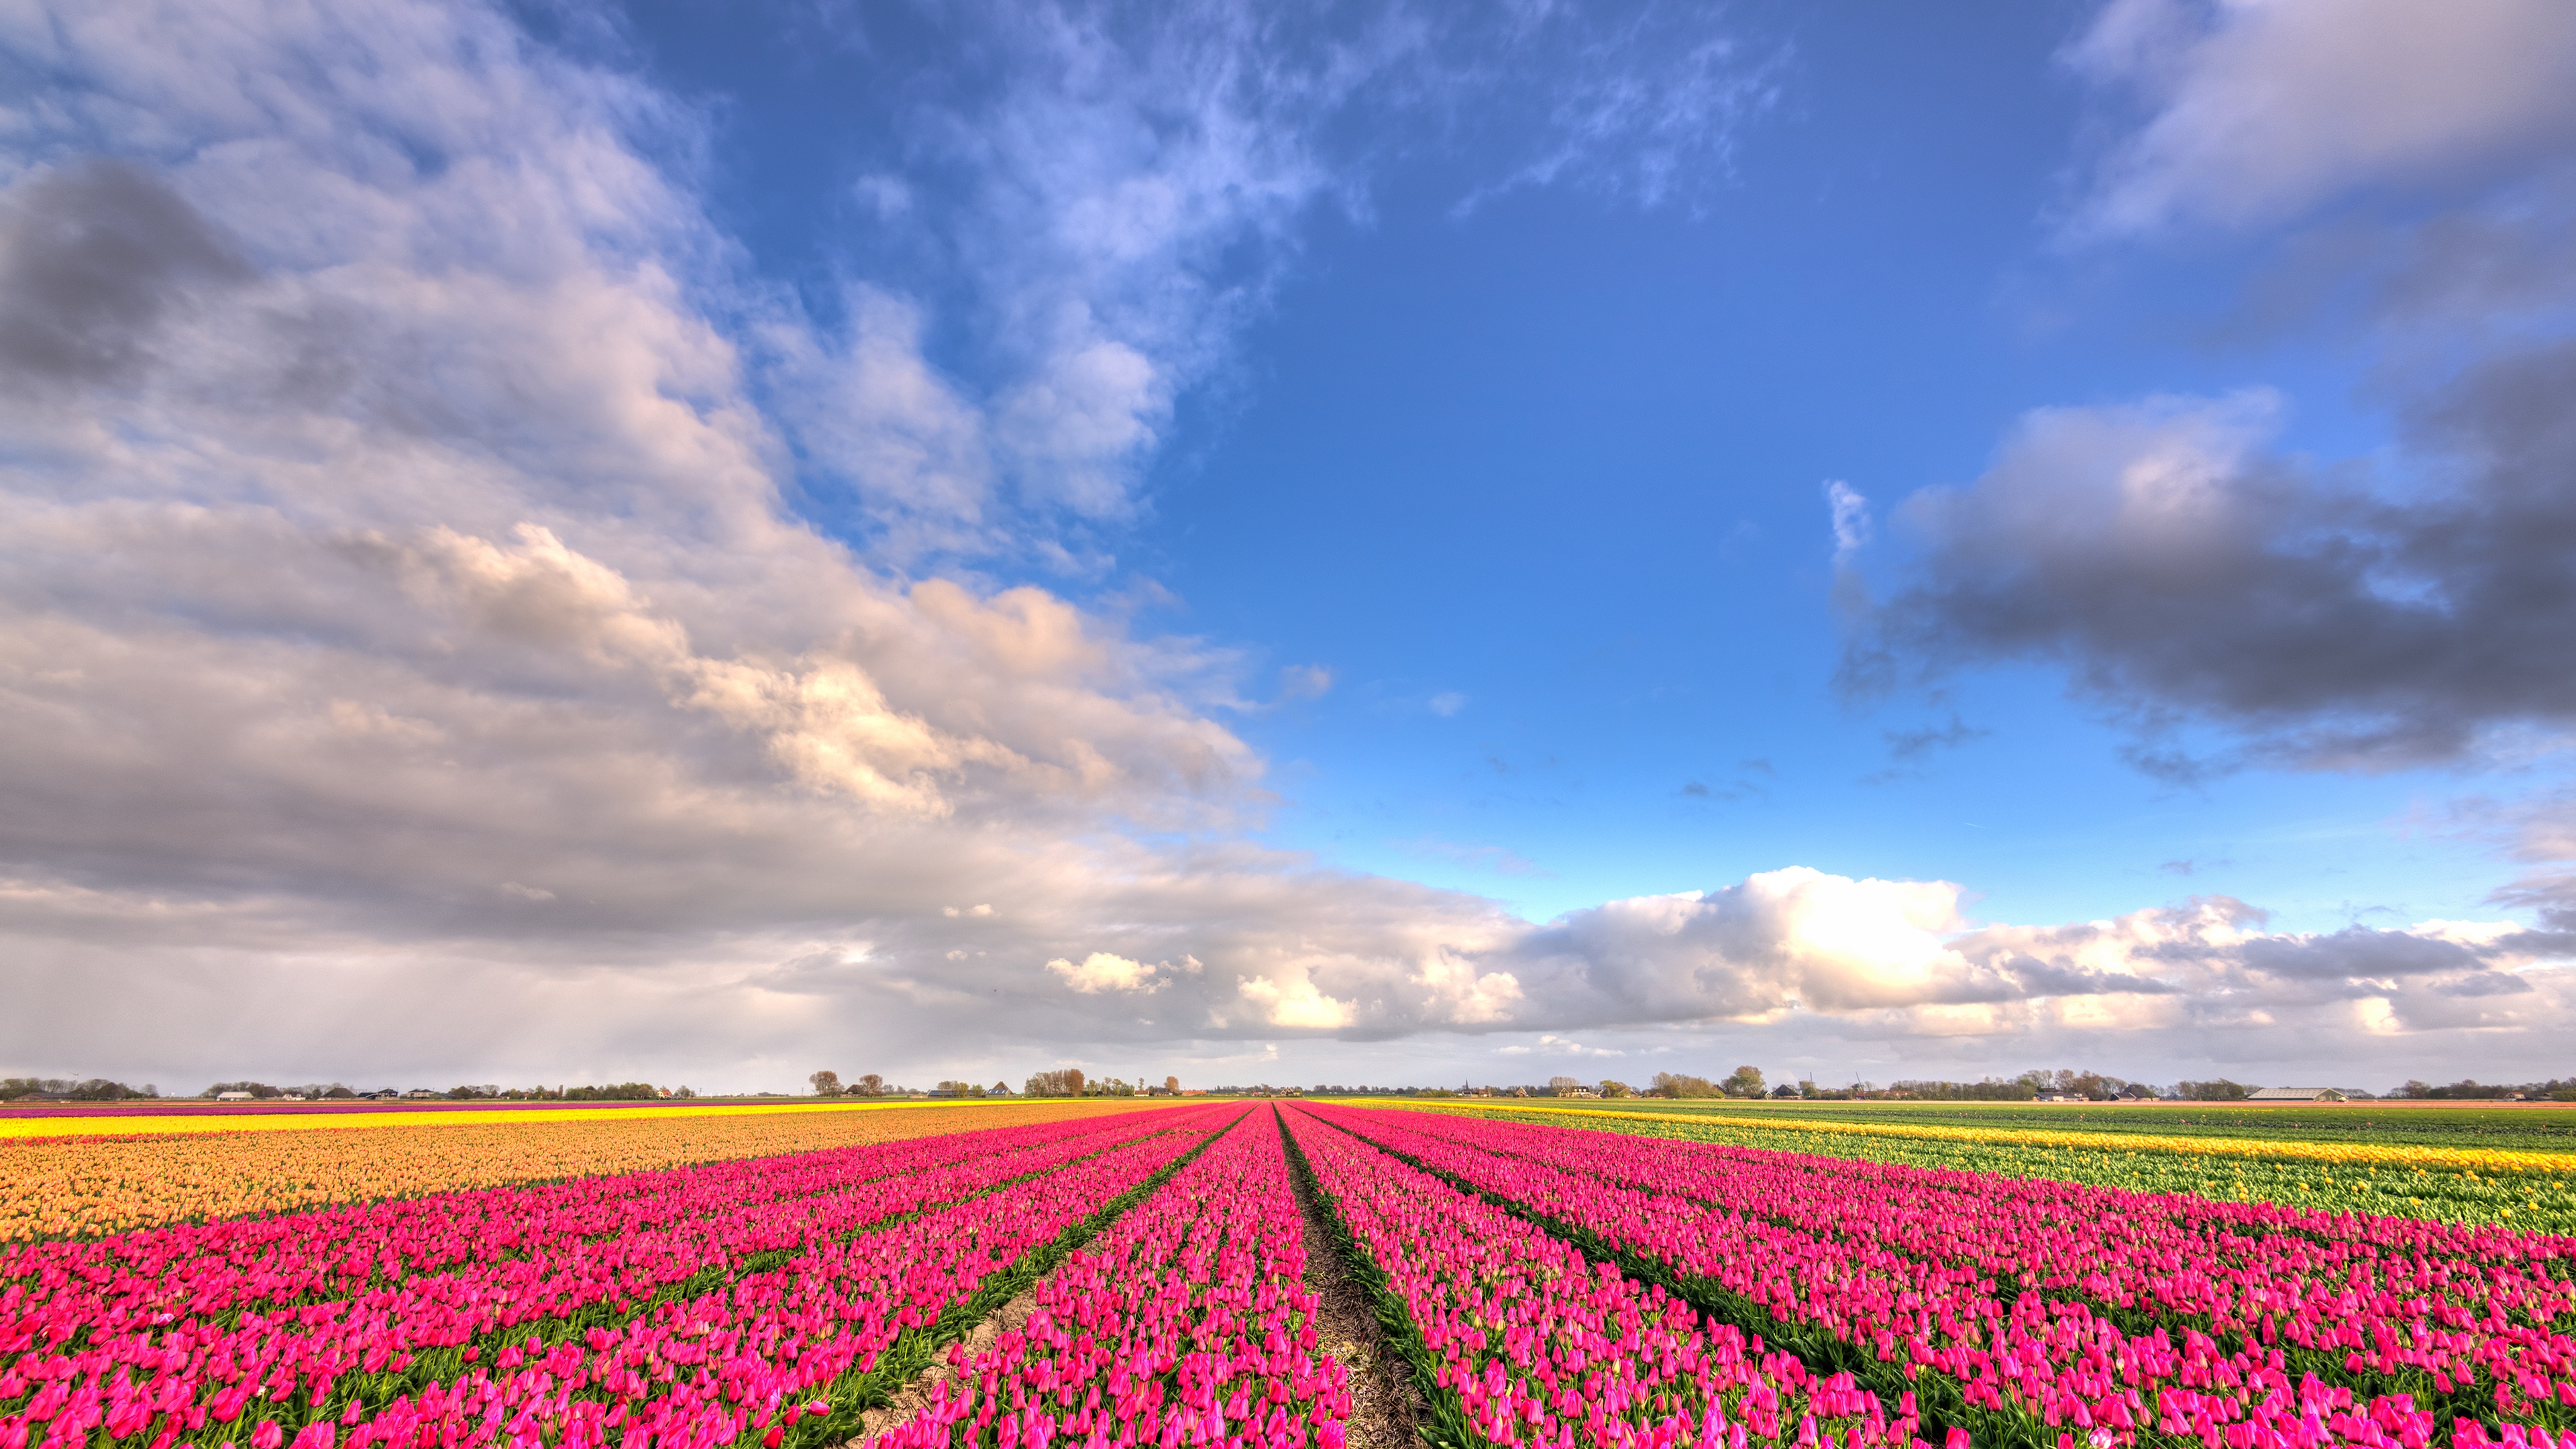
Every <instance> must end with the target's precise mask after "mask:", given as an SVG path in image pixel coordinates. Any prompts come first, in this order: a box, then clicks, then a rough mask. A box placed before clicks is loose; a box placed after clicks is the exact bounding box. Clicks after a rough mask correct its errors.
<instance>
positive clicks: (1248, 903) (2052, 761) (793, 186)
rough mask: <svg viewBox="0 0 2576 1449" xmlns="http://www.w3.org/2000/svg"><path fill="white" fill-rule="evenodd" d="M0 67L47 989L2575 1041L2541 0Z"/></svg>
mask: <svg viewBox="0 0 2576 1449" xmlns="http://www.w3.org/2000/svg"><path fill="white" fill-rule="evenodd" d="M111 8H115V7H111ZM133 8H134V9H135V10H136V11H137V12H138V13H139V12H141V11H145V10H150V9H151V8H152V7H149V6H139V5H138V6H136V7H133ZM125 18H126V19H129V20H130V19H133V18H134V17H133V16H127V17H125ZM0 54H5V56H6V60H7V64H8V65H9V66H10V67H11V72H10V73H11V74H13V75H15V76H18V77H20V78H22V79H24V80H25V81H26V85H25V87H23V89H24V90H25V91H26V93H27V94H30V95H34V96H37V97H39V98H40V100H39V104H37V105H34V106H31V107H22V108H20V109H19V110H17V111H15V112H12V113H11V117H10V118H11V121H12V126H11V129H10V130H9V131H8V133H7V134H8V135H9V136H10V137H11V138H13V139H11V140H10V142H9V147H10V149H9V153H8V158H7V161H6V165H5V169H0V183H5V186H6V188H7V189H6V191H5V193H0V205H5V206H6V208H7V217H6V227H5V236H0V246H5V248H6V251H5V252H0V352H5V354H6V356H5V359H0V361H5V362H6V364H7V366H8V367H10V368H12V369H14V371H15V377H16V381H15V383H14V384H13V386H12V388H11V389H10V392H11V397H10V401H9V402H8V404H7V408H8V415H7V418H6V419H5V424H6V429H7V431H6V437H7V438H8V440H9V443H8V448H7V452H6V456H5V459H0V465H5V478H0V482H5V489H6V492H5V497H6V499H7V507H8V508H9V510H10V518H11V522H12V524H13V528H12V535H13V536H14V537H15V538H17V539H18V540H19V541H18V542H17V543H15V544H13V545H12V546H11V552H10V554H9V558H10V559H11V565H10V572H11V573H12V574H13V575H14V576H15V577H16V579H17V580H18V582H17V584H16V585H15V586H14V587H13V588H12V589H11V590H9V591H8V593H7V596H6V599H5V604H6V608H7V610H8V614H7V616H6V630H7V633H6V635H5V637H6V638H8V639H9V640H11V641H13V643H12V657H11V658H10V659H9V660H8V661H7V665H8V668H9V670H10V671H11V673H10V674H9V675H8V679H9V681H11V682H10V683H9V685H8V687H7V689H6V690H5V691H0V702H5V705H6V712H5V714H0V729H5V731H6V735H5V738H6V739H8V740H9V741H10V742H11V748H10V750H9V751H8V752H7V756H8V758H10V759H11V760H13V761H14V762H15V763H14V764H12V765H10V766H8V767H6V771H5V773H6V778H5V779H0V803H5V804H6V805H7V806H8V808H7V809H6V810H5V811H0V814H5V815H6V816H7V817H8V818H9V819H11V820H13V821H15V822H16V824H14V825H13V826H11V827H10V828H9V829H8V830H7V831H6V832H5V836H4V837H0V855H5V860H0V876H5V877H6V878H7V880H8V881H9V882H10V887H9V892H10V893H9V894H7V895H6V897H5V898H6V899H7V900H8V901H9V902H11V903H12V904H10V905H9V907H8V911H9V913H10V914H9V915H8V916H7V917H6V918H5V919H0V931H6V932H8V933H10V934H11V936H12V938H13V939H15V940H17V941H18V943H19V944H18V948H17V949H14V950H12V951H10V952H8V953H7V955H8V957H9V959H10V960H11V962H12V963H13V964H12V965H10V966H9V967H7V968H5V969H7V970H9V971H12V972H14V973H16V976H17V978H18V979H17V980H16V981H15V982H14V983H13V984H14V986H15V988H16V989H18V990H20V991H23V992H25V993H27V994H28V995H27V999H29V1000H34V1001H41V1002H42V1003H44V1010H43V1011H42V1012H40V1013H36V1014H31V1015H30V1016H29V1017H28V1018H27V1019H26V1021H25V1023H24V1024H23V1025H21V1026H19V1027H17V1028H13V1030H14V1031H16V1032H19V1033H21V1034H20V1035H17V1036H14V1037H0V1052H5V1053H7V1054H9V1056H10V1062H9V1063H8V1064H9V1065H14V1066H19V1067H22V1068H24V1069H29V1070H43V1071H49V1072H78V1073H88V1072H92V1071H102V1072H113V1073H121V1074H125V1075H128V1076H132V1077H135V1078H138V1079H141V1078H146V1077H153V1076H156V1075H157V1076H158V1077H160V1078H161V1079H163V1080H165V1081H166V1080H170V1079H174V1078H175V1079H183V1080H184V1079H191V1078H192V1074H193V1075H196V1076H238V1075H241V1074H243V1073H245V1072H248V1073H253V1074H263V1073H264V1074H267V1075H270V1076H277V1077H286V1076H313V1077H319V1078H326V1079H327V1078H335V1077H336V1078H349V1079H352V1080H354V1079H355V1077H358V1076H366V1075H367V1074H368V1073H369V1072H370V1071H384V1072H392V1073H395V1074H397V1075H403V1074H408V1075H406V1077H405V1081H404V1083H403V1084H404V1085H410V1084H411V1083H410V1081H409V1076H410V1075H418V1076H425V1077H429V1078H434V1079H436V1080H438V1081H439V1082H441V1083H443V1082H444V1081H445V1080H446V1079H448V1078H450V1077H456V1078H459V1079H472V1080H489V1079H496V1078H497V1079H504V1080H506V1079H511V1078H512V1077H513V1075H514V1074H519V1075H525V1074H534V1075H535V1076H538V1077H544V1078H546V1079H549V1080H553V1079H558V1078H561V1077H564V1076H566V1075H578V1074H579V1073H581V1072H582V1071H590V1072H593V1073H595V1074H600V1075H611V1076H618V1077H623V1076H628V1075H633V1074H636V1073H647V1072H649V1073H652V1074H656V1075H659V1076H670V1077H674V1078H689V1079H693V1080H697V1081H699V1082H700V1083H701V1084H702V1085H703V1084H707V1083H712V1084H714V1085H717V1086H737V1085H738V1086H743V1087H753V1086H782V1085H786V1084H788V1083H792V1082H794V1081H798V1080H801V1079H802V1077H803V1075H804V1073H805V1072H806V1071H807V1070H810V1069H812V1067H813V1066H815V1065H829V1066H833V1067H835V1068H836V1069H839V1070H842V1071H843V1073H844V1075H849V1074H852V1073H854V1072H857V1071H863V1070H882V1071H887V1072H888V1073H889V1074H890V1075H896V1076H918V1077H923V1078H925V1079H926V1078H928V1077H930V1076H933V1075H946V1074H951V1073H956V1074H969V1075H973V1076H975V1077H976V1078H977V1079H979V1080H980V1079H983V1078H985V1077H988V1076H990V1075H993V1074H995V1073H996V1072H998V1073H1000V1074H1002V1075H1006V1076H1011V1077H1013V1078H1016V1077H1017V1076H1018V1075H1020V1074H1022V1073H1023V1072H1025V1071H1026V1070H1030V1069H1033V1068H1035V1067H1037V1066H1042V1065H1053V1064H1057V1063H1060V1062H1075V1063H1081V1064H1086V1065H1092V1066H1095V1067H1098V1068H1100V1069H1104V1070H1115V1069H1118V1068H1119V1067H1121V1066H1122V1065H1124V1066H1129V1067H1132V1068H1133V1069H1135V1070H1146V1069H1148V1068H1150V1069H1151V1072H1152V1074H1153V1075H1157V1076H1159V1075H1161V1074H1162V1072H1163V1071H1164V1070H1166V1069H1169V1070H1173V1071H1178V1072H1180V1073H1181V1074H1182V1075H1183V1076H1184V1077H1186V1078H1189V1079H1192V1080H1199V1081H1205V1080H1224V1081H1237V1080H1240V1081H1250V1080H1261V1079H1282V1080H1326V1079H1335V1080H1347V1079H1352V1078H1360V1077H1367V1078H1368V1079H1370V1080H1395V1081H1412V1080H1421V1081H1434V1080H1438V1081H1446V1080H1450V1079H1453V1078H1457V1077H1462V1076H1463V1077H1468V1078H1472V1079H1478V1080H1487V1079H1490V1080H1519V1079H1535V1078H1539V1077H1544V1076H1546V1075H1549V1074H1551V1073H1552V1072H1555V1071H1558V1070H1569V1071H1574V1072H1576V1073H1577V1074H1579V1075H1586V1076H1589V1075H1593V1074H1596V1073H1601V1074H1610V1075H1619V1074H1625V1075H1627V1076H1629V1077H1632V1078H1643V1077H1645V1076H1649V1075H1651V1074H1652V1073H1653V1072H1655V1071H1658V1070H1697V1069H1707V1070H1708V1071H1709V1073H1710V1074H1712V1075H1713V1074H1716V1073H1718V1072H1722V1071H1723V1070H1725V1069H1727V1068H1730V1067H1732V1066H1733V1065H1734V1064H1735V1063H1736V1062H1737V1061H1738V1060H1749V1061H1755V1062H1759V1063H1762V1064H1764V1065H1766V1067H1768V1068H1769V1069H1770V1070H1772V1071H1773V1072H1774V1073H1775V1075H1777V1074H1782V1073H1821V1074H1826V1075H1834V1074H1839V1073H1844V1072H1849V1073H1850V1074H1852V1075H1855V1076H1866V1077H1869V1078H1871V1079H1874V1080H1882V1081H1884V1080H1889V1079H1893V1078H1896V1077H1899V1076H1904V1075H1909V1074H1927V1075H1952V1076H1955V1075H1961V1074H1967V1075H1975V1074H1979V1073H1982V1072H1986V1071H2001V1072H2010V1071H2014V1070H2019V1069H2021V1068H2023V1067H2026V1066H2032V1065H2042V1064H2046V1065H2057V1064H2061V1063H2062V1064H2069V1065H2075V1064H2092V1065H2096V1066H2099V1067H2102V1068H2105V1069H2109V1070H2115V1071H2121V1072H2126V1073H2128V1074H2131V1075H2134V1076H2139V1077H2143V1078H2146V1079H2149V1080H2155V1081H2170V1080H2173V1079H2175V1078H2177V1077H2182V1076H2200V1075H2207V1074H2210V1073H2213V1072H2218V1071H2226V1072H2231V1073H2234V1074H2236V1075H2238V1076H2240V1077H2243V1078H2246V1079H2250V1080H2256V1081H2261V1082H2269V1081H2271V1080H2272V1078H2275V1077H2283V1076H2284V1074H2288V1075H2289V1076H2297V1075H2298V1074H2299V1073H2301V1072H2305V1073H2307V1074H2308V1075H2312V1076H2313V1075H2316V1074H2317V1073H2320V1072H2325V1073H2328V1074H2329V1075H2332V1074H2335V1073H2340V1074H2341V1075H2340V1076H2337V1077H2336V1080H2337V1081H2338V1082H2342V1083H2344V1084H2346V1085H2356V1086H2366V1087H2384V1086H2386V1085H2389V1084H2391V1083H2393V1082H2395V1081H2397V1080H2400V1079H2403V1078H2404V1077H2407V1076H2435V1077H2445V1078H2447V1077H2451V1076H2458V1075H2464V1074H2471V1073H2484V1074H2486V1075H2489V1076H2494V1075H2500V1074H2501V1075H2511V1076H2518V1077H2538V1076H2552V1075H2563V1073H2564V1064H2563V1063H2562V1062H2561V1061H2560V1060H2559V1058H2560V1056H2561V1055H2562V1053H2561V1052H2560V1050H2559V1048H2558V1045H2557V1042H2558V1039H2559V1037H2560V1036H2561V1035H2562V1034H2563V1025H2564V1022H2565V1018H2566V1005H2567V1002H2568V1000H2569V996H2568V990H2569V983H2568V982H2567V980H2566V979H2565V969H2564V968H2565V963H2566V961H2567V959H2568V958H2569V955H2570V950H2571V945H2570V942H2571V937H2570V935H2569V932H2570V931H2571V929H2576V888H2571V886H2570V885H2569V881H2570V880H2571V876H2570V875H2569V874H2568V871H2567V868H2566V866H2565V861H2566V860H2567V859H2568V858H2569V857H2570V856H2571V855H2576V845H2571V844H2570V842H2571V840H2576V828H2571V827H2570V826H2569V824H2568V822H2569V820H2570V819H2571V818H2576V817H2570V816H2569V815H2568V813H2567V808H2568V807H2567V804H2566V802H2567V800H2568V799H2569V798H2570V797H2569V794H2568V787H2567V784H2566V778H2565V777H2566V772H2565V768H2564V763H2563V753H2562V750H2561V744H2562V742H2563V740H2564V738H2565V732H2566V729H2567V727H2568V724H2569V721H2570V719H2571V718H2576V699H2571V698H2569V697H2568V695H2567V694H2566V693H2565V689H2566V687H2565V686H2563V685H2561V684H2560V683H2559V682H2558V681H2560V680H2563V679H2567V678H2576V672H2571V671H2570V670H2569V668H2568V666H2569V665H2570V664H2571V663H2576V660H2570V659H2569V658H2568V652H2569V646H2568V645H2567V644H2566V643H2565V640H2566V638H2568V637H2571V631H2569V630H2562V629H2560V628H2558V627H2557V626H2558V625H2559V624H2560V623H2561V622H2565V623H2568V624H2570V625H2576V619H2567V618H2563V617H2562V616H2564V615H2567V614H2570V613H2576V605H2571V604H2570V603H2569V602H2568V600H2567V599H2566V598H2564V597H2562V595H2563V594H2564V593H2565V590H2563V589H2562V588H2560V587H2558V585H2557V584H2556V583H2554V582H2553V580H2563V579H2564V578H2566V577H2568V576H2570V564H2571V563H2576V557H2571V552H2576V528H2572V527H2571V526H2570V525H2571V519H2576V486H2571V484H2570V482H2569V479H2570V478H2571V477H2576V452H2571V451H2569V449H2571V448H2576V442H2571V441H2570V440H2569V439H2567V438H2565V437H2564V436H2562V434H2563V433H2564V429H2554V424H2553V423H2552V422H2551V421H2550V419H2551V417H2552V415H2553V408H2552V404H2551V402H2550V400H2551V399H2554V398H2561V397H2563V396H2565V383H2566V382H2567V381H2568V379H2569V376H2570V374H2569V373H2568V372H2567V371H2566V370H2565V368H2564V366H2563V364H2562V357H2563V356H2564V355H2567V345H2568V344H2567V329H2566V324H2567V322H2568V320H2569V301H2570V299H2571V297H2576V285H2571V283H2576V268H2571V267H2570V266H2569V265H2568V264H2567V262H2568V253H2567V251H2566V248H2565V246H2564V243H2563V237H2564V235H2565V233H2564V231H2563V227H2564V225H2565V223H2566V220H2567V219H2568V217H2569V216H2570V215H2571V214H2576V175H2571V173H2570V172H2569V171H2568V169H2567V166H2566V163H2565V162H2564V160H2563V157H2564V156H2565V155H2567V154H2570V152H2569V150H2568V148H2567V147H2566V145H2565V144H2564V143H2565V142H2566V141H2567V140H2568V139H2570V137H2571V136H2576V107H2571V105H2570V104H2569V103H2568V102H2567V101H2565V100H2564V97H2565V96H2566V95H2568V94H2571V93H2576V90H2571V88H2570V87H2569V86H2567V85H2566V84H2565V82H2566V81H2567V80H2568V79H2570V78H2571V76H2576V27H2571V24H2570V22H2569V19H2568V17H2567V13H2566V12H2565V11H2563V10H2561V9H2559V8H2557V7H2555V6H2553V5H2548V4H2540V3H2518V0H2484V3H2481V4H2478V5H2472V6H2469V7H2466V9H2465V10H2463V11H2461V12H2460V18H2458V19H2457V21H2456V23H2453V24H2448V25H2441V24H2434V23H2432V22H2430V21H2429V20H2428V19H2427V16H2426V13H2425V12H2422V11H2419V10H2415V9H2413V8H2412V7H2411V6H2406V5H2400V4H2396V3H2394V0H2390V3H2389V4H2386V5H2356V4H2329V3H2322V0H2274V3H2271V4H2267V5H2260V6H2245V7H2213V6H2208V5H2201V4H2195V3H2189V0H2115V3H2110V4H2103V5H2092V4H2072V3H2070V4H2062V5H2049V6H2031V7H2021V8H2018V9H2013V10H2009V11H1996V12H1993V13H1989V14H1983V15H1980V16H1979V17H1977V18H1976V21H1975V23H1973V24H1961V23H1958V17H1956V16H1936V15H1933V14H1931V13H1929V12H1926V11H1924V10H1923V9H1921V8H1920V7H1907V6H1897V5H1887V6H1878V7H1870V8H1862V9H1845V10H1840V11H1836V12H1833V13H1823V12H1817V11H1813V10H1809V9H1803V8H1797V7H1788V6H1760V5H1739V6H1688V5H1648V6H1632V5H1618V4H1605V5H1599V6H1583V7H1569V6H1562V5H1557V6H1550V5H1531V6H1522V7H1508V8H1503V9H1497V10H1493V11H1491V12H1478V13H1469V12H1451V11H1446V10H1440V9H1422V8H1415V7H1411V6H1408V5H1404V4H1399V3H1384V4H1353V5H1323V6H1314V7H1296V8H1287V9H1280V10H1276V11H1270V12H1263V13H1261V14H1259V16H1258V17H1257V18H1256V16H1255V14H1254V13H1253V12H1247V11H1238V10H1232V9H1227V8H1225V7H1218V6H1193V5H1181V4H1172V5H1160V6H1098V5H1078V4H1068V5H1047V6H1034V7H998V6H984V5H977V4H970V3H940V4H932V3H900V4H897V3H890V4H884V5H867V6H833V5H810V4H799V5H785V4H779V5H754V6H747V7H746V6H726V7H716V6H711V5H701V4H695V3H672V4H650V5H635V6H631V7H618V6H593V5H569V4H548V5H526V6H518V7H503V8H487V7H483V6H478V5H469V4H438V3H422V0H341V3H335V4H330V5H324V6H321V7H318V8H316V9H313V10H310V11H286V10H281V9H273V8H271V7H267V6H263V5H259V4H255V3H249V0H242V3H239V4H229V5H221V6H213V7H198V8H197V11H196V13H193V14H181V13H179V12H177V11H168V12H164V13H162V14H160V15H159V16H158V17H157V18H156V19H154V20H153V21H152V23H148V24H124V23H120V22H118V21H116V20H115V19H113V18H109V19H101V18H99V17H98V16H96V15H74V14H72V13H71V12H69V11H66V12H65V13H63V14H61V15H56V16H53V17H51V18H50V19H45V18H43V17H38V18H37V19H36V20H31V21H30V22H29V23H28V24H27V25H26V26H23V27H20V28H17V29H14V30H10V31H7V32H5V33H0ZM182 55H185V56H189V57H191V60H190V63H189V65H187V66H173V65H171V64H170V63H169V62H171V61H172V60H173V58H175V57H177V56H182ZM12 289H14V290H12ZM1838 499H1839V500H1840V502H1839V503H1838V502H1837V500H1838ZM119 969H122V970H127V971H133V970H141V971H143V972H144V973H145V979H148V980H149V981H151V982H152V983H154V984H153V986H152V987H151V989H150V990H149V991H148V992H146V993H145V995H146V997H147V999H148V1000H149V1001H150V1003H151V1004H150V1005H149V1006H147V1007H145V1008H144V1009H143V1010H142V1013H141V1015H140V1016H139V1017H138V1016H136V1015H134V1014H133V1011H132V1009H131V1008H130V1007H129V1006H127V1005H126V1004H124V1003H125V1002H126V1000H127V997H126V995H125V994H124V993H122V992H120V990H119V989H117V988H115V987H112V986H111V985H110V984H108V983H109V982H110V981H111V980H112V979H114V978H113V977H112V976H111V974H110V973H112V972H113V971H116V970H119ZM317 983H318V984H317ZM388 1022H401V1023H403V1025H402V1026H401V1027H400V1028H399V1029H397V1028H394V1027H390V1026H388V1025H386V1023H388ZM245 1042H256V1043H257V1045H244V1043H245ZM809 1058H810V1059H812V1060H810V1061H809ZM826 1058H828V1060H826ZM2347 1078H2348V1079H2349V1081H2346V1079H2347ZM2285 1079H2286V1078H2285ZM2302 1080H2304V1079H2302ZM368 1084H369V1085H373V1084H374V1082H373V1080H372V1078H370V1080H369V1082H368Z"/></svg>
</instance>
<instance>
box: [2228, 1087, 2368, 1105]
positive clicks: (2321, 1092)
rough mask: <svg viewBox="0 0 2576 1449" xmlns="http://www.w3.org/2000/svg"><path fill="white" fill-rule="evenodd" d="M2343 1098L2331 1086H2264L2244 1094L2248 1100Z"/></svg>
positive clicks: (2299, 1100)
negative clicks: (2259, 1089) (2256, 1090)
mask: <svg viewBox="0 0 2576 1449" xmlns="http://www.w3.org/2000/svg"><path fill="white" fill-rule="evenodd" d="M2343 1099H2344V1096H2343V1093H2341V1092H2338V1091H2336V1090H2335V1089H2334V1088H2332V1087H2265V1088H2263V1089H2262V1090H2261V1091H2258V1092H2248V1093H2246V1095H2245V1100H2246V1101H2248V1102H2340V1101H2342V1100H2343Z"/></svg>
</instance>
